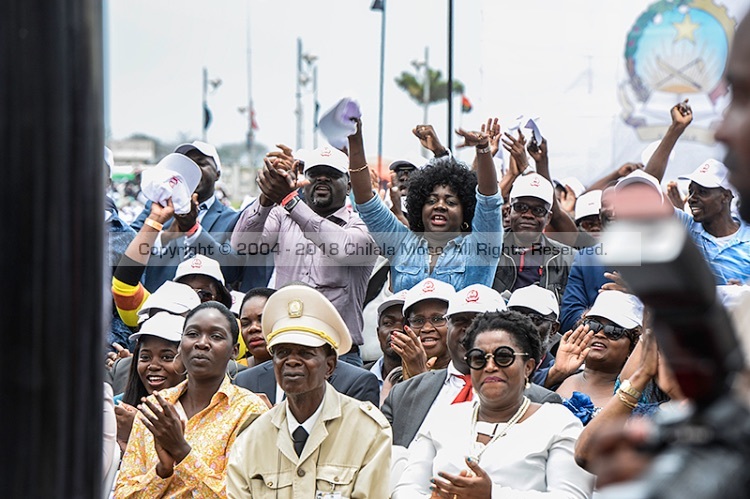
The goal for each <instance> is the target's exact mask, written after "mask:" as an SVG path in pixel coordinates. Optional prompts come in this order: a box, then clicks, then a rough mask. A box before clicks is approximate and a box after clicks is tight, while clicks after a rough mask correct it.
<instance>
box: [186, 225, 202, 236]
mask: <svg viewBox="0 0 750 499" xmlns="http://www.w3.org/2000/svg"><path fill="white" fill-rule="evenodd" d="M200 226H201V224H200V223H199V222H195V225H193V226H192V227H191V228H190V230H188V231H187V232H185V235H186V236H187V237H190V236H192V235H193V234H195V233H196V232H198V229H199V228H200Z"/></svg>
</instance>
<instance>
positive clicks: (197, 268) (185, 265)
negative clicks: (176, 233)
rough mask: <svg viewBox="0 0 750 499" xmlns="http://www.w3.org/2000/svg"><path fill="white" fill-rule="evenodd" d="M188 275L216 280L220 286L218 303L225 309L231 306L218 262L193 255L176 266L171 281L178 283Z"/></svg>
mask: <svg viewBox="0 0 750 499" xmlns="http://www.w3.org/2000/svg"><path fill="white" fill-rule="evenodd" d="M189 275H205V276H208V277H212V278H214V279H216V280H217V281H218V282H219V284H220V286H219V294H220V295H221V297H220V298H221V299H220V300H218V301H220V302H221V303H223V304H224V305H226V306H227V307H230V306H231V305H232V295H230V294H229V290H228V289H227V288H226V285H225V284H224V274H222V273H221V265H219V262H217V261H216V260H214V259H213V258H209V257H207V256H204V255H195V256H194V257H193V258H189V259H187V260H185V261H184V262H182V263H181V264H179V265H178V266H177V271H176V272H175V274H174V279H172V280H173V281H176V282H180V279H182V278H183V277H185V276H189Z"/></svg>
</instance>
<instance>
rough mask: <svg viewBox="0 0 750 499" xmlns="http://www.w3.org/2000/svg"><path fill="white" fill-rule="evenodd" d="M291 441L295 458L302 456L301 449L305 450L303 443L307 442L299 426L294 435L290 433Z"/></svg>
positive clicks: (305, 434)
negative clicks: (295, 454) (292, 441)
mask: <svg viewBox="0 0 750 499" xmlns="http://www.w3.org/2000/svg"><path fill="white" fill-rule="evenodd" d="M292 440H294V452H296V453H297V456H299V455H301V454H302V449H304V448H305V442H307V432H306V431H305V429H304V428H302V427H301V426H298V427H297V429H296V430H294V433H292Z"/></svg>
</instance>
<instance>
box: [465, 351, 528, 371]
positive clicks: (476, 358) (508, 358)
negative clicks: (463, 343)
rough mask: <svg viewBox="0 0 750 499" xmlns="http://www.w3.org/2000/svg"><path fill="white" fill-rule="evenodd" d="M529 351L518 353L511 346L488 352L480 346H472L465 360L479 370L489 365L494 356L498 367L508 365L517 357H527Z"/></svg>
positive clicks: (472, 367) (471, 366)
mask: <svg viewBox="0 0 750 499" xmlns="http://www.w3.org/2000/svg"><path fill="white" fill-rule="evenodd" d="M527 355H529V354H527V353H516V352H515V351H514V350H513V349H512V348H510V347H497V348H496V349H495V351H494V352H492V353H486V352H485V351H484V350H480V349H479V348H472V349H471V350H469V351H468V352H466V356H464V360H465V361H466V363H467V364H468V365H469V367H470V368H471V369H475V370H479V369H484V366H486V365H487V361H489V360H490V358H492V360H493V361H494V362H495V365H496V366H497V367H508V366H510V365H511V364H513V362H515V360H516V357H526V356H527Z"/></svg>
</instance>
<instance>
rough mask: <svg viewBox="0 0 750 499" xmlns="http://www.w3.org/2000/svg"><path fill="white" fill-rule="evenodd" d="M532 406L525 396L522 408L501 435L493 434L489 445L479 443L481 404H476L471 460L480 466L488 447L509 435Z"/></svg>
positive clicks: (473, 418) (472, 417)
mask: <svg viewBox="0 0 750 499" xmlns="http://www.w3.org/2000/svg"><path fill="white" fill-rule="evenodd" d="M530 405H531V400H529V398H528V397H526V396H524V397H523V400H522V401H521V407H519V408H518V410H517V411H516V413H515V414H514V415H513V417H511V418H510V419H509V420H508V422H507V423H506V424H505V427H504V428H503V429H502V431H501V432H499V433H496V432H493V435H492V438H491V439H490V441H489V442H487V444H482V443H481V442H477V436H478V433H477V419H478V418H479V403H476V404H474V412H473V413H472V415H471V434H472V435H473V436H474V440H473V443H472V447H473V449H472V450H473V452H472V455H471V460H472V461H474V462H475V463H477V464H478V463H479V459H480V458H481V457H482V454H484V451H485V450H487V447H489V446H490V445H492V444H493V443H494V442H495V441H496V440H498V439H500V438H502V437H504V436H505V435H506V434H507V433H508V430H510V429H511V427H512V426H513V425H514V424H516V423H517V422H518V421H519V420H520V419H521V418H522V417H523V416H524V415H525V414H526V411H527V410H528V409H529V406H530Z"/></svg>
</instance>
